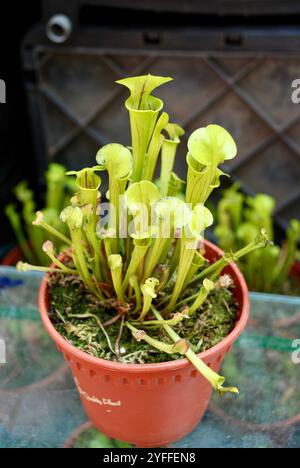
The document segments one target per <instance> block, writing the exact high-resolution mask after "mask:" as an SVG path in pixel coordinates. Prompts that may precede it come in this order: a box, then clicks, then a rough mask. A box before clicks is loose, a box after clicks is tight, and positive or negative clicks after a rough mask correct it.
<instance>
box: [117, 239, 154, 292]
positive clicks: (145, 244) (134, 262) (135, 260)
mask: <svg viewBox="0 0 300 468" xmlns="http://www.w3.org/2000/svg"><path fill="white" fill-rule="evenodd" d="M150 243H151V239H150V238H146V239H135V240H134V249H133V252H132V256H131V260H130V263H129V265H128V268H127V272H126V275H125V279H124V283H123V291H124V292H125V291H126V289H127V288H128V284H129V279H130V277H131V276H133V275H134V274H135V273H136V271H137V270H138V268H139V266H140V265H141V262H142V261H143V259H144V257H145V255H146V252H147V250H148V248H149V246H150Z"/></svg>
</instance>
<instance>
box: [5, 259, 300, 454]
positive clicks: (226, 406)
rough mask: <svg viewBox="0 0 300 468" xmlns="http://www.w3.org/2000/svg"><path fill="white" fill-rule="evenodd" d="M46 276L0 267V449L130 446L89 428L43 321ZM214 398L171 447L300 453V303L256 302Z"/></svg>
mask: <svg viewBox="0 0 300 468" xmlns="http://www.w3.org/2000/svg"><path fill="white" fill-rule="evenodd" d="M40 279H41V275H40V274H38V273H18V272H17V271H16V270H15V269H14V268H9V267H0V448H8V447H35V448H43V447H115V446H124V445H125V446H126V444H122V443H120V442H118V441H112V440H110V439H108V438H106V437H105V436H103V435H101V434H100V433H98V432H97V431H96V430H95V429H93V428H92V427H91V425H90V424H89V423H88V422H87V418H86V415H85V413H84V410H83V408H82V405H81V402H80V400H79V397H78V394H77V391H76V389H75V385H74V382H73V379H72V377H71V374H70V371H69V370H68V368H67V366H66V364H65V362H64V360H63V358H62V356H61V354H60V353H59V352H58V351H57V349H56V347H55V345H54V344H53V342H52V341H51V340H50V338H49V337H48V335H47V334H46V332H45V331H44V328H43V326H42V324H41V321H40V316H39V312H38V308H37V293H38V287H39V282H40ZM222 373H223V374H224V375H225V376H226V378H227V381H228V382H230V383H234V385H237V386H238V387H239V390H240V395H239V396H238V397H237V396H236V395H228V396H227V395H226V396H224V397H222V398H220V397H218V396H217V395H214V397H213V399H212V401H211V404H210V406H209V409H208V411H207V413H206V415H205V416H204V418H203V420H202V421H201V423H200V424H199V425H198V427H197V428H196V429H195V430H194V431H193V432H192V433H191V434H189V435H188V436H187V437H185V438H184V439H182V440H180V441H178V442H176V443H174V444H173V445H172V447H177V448H197V447H200V448H201V447H218V448H219V447H241V448H254V447H257V448H264V447H266V448H270V447H273V448H279V447H291V448H292V447H293V448H294V447H300V298H295V297H286V296H276V295H268V294H251V319H250V322H249V325H248V327H247V329H246V331H245V333H244V334H243V335H242V336H241V337H240V338H239V340H238V341H237V343H236V344H235V346H234V347H233V349H232V352H231V353H230V354H229V355H228V356H227V357H226V359H225V362H224V364H223V368H222Z"/></svg>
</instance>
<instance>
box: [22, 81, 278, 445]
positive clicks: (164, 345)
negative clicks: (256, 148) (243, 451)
mask: <svg viewBox="0 0 300 468" xmlns="http://www.w3.org/2000/svg"><path fill="white" fill-rule="evenodd" d="M169 80H170V78H162V77H157V76H151V75H147V76H140V77H133V78H127V79H124V80H121V81H119V83H120V84H122V85H125V86H126V87H127V88H129V90H130V97H129V98H128V99H127V101H126V108H127V110H128V111H129V115H130V124H131V134H132V145H131V147H130V148H127V147H124V146H122V145H120V144H116V143H112V144H109V145H106V146H104V147H103V148H101V149H100V150H99V151H98V153H97V155H96V161H97V165H96V166H94V167H92V168H85V169H82V170H81V171H79V172H72V173H69V174H70V175H75V177H76V183H77V186H78V192H77V194H76V195H75V196H74V197H73V198H72V200H71V203H70V206H68V207H67V208H65V209H64V210H63V211H62V213H61V216H60V218H61V220H62V221H63V222H64V223H65V224H66V225H67V226H68V229H69V235H70V237H69V240H68V244H69V248H68V249H67V250H66V252H65V254H64V255H60V256H57V255H56V253H55V250H54V246H53V243H52V242H46V243H45V244H44V246H43V249H44V252H45V253H46V254H47V255H48V256H49V258H50V259H51V260H52V262H53V263H52V266H51V267H50V268H45V267H35V266H32V265H28V264H24V263H19V265H18V268H19V269H21V270H28V269H38V270H40V271H46V272H47V274H46V276H45V278H44V280H43V282H42V284H41V288H40V295H39V302H40V310H41V316H42V320H43V322H44V325H45V326H46V329H47V331H48V333H49V334H50V336H51V337H52V338H53V339H54V340H55V342H56V343H57V345H58V348H59V349H60V350H61V351H62V352H63V353H64V356H65V358H66V360H67V361H68V362H69V365H70V367H71V369H72V372H73V375H74V378H75V382H76V385H77V388H78V391H79V393H80V396H81V399H82V402H83V404H84V406H85V409H86V412H87V415H88V416H89V418H90V419H91V421H92V422H93V424H94V425H95V426H96V427H97V428H98V429H99V430H100V431H101V432H103V433H104V434H106V435H107V436H109V437H114V438H118V439H121V440H125V441H127V442H130V443H134V444H136V445H138V446H145V447H153V446H161V445H165V444H168V443H170V442H172V441H174V440H177V439H179V438H181V437H183V436H184V435H185V434H186V433H188V432H189V431H191V430H192V429H193V428H194V427H195V425H196V424H197V423H198V422H199V420H200V419H201V417H202V415H203V414H204V412H205V410H206V407H207V404H208V402H209V398H210V395H211V391H212V389H215V390H216V391H217V392H218V393H219V394H220V395H222V394H223V393H225V392H231V393H238V389H237V388H236V387H224V381H225V379H224V377H222V376H220V375H219V374H218V370H219V368H220V365H221V362H222V360H223V358H224V355H225V354H226V352H228V351H229V349H230V347H231V345H232V344H233V342H234V341H235V340H236V338H237V337H238V336H239V334H240V333H241V332H242V330H243V328H244V327H245V325H246V322H247V318H248V315H249V300H248V290H247V286H246V284H245V282H244V279H243V277H242V275H241V274H240V272H239V270H238V268H237V267H236V266H235V265H234V264H233V263H232V262H233V261H235V260H237V259H239V258H242V257H243V256H244V255H246V254H248V253H251V252H253V251H255V250H256V249H259V248H263V247H265V246H266V245H267V244H268V243H269V241H268V238H267V236H266V234H265V232H264V231H262V232H261V233H259V234H258V235H257V236H256V237H255V238H254V239H253V240H252V241H251V242H250V243H249V244H248V245H247V246H246V247H243V248H242V249H241V250H239V251H237V252H235V253H232V252H229V253H226V254H224V253H223V252H222V251H220V250H219V249H218V248H216V247H215V246H213V245H212V244H210V243H209V242H206V241H204V240H203V238H204V232H205V229H206V228H207V227H208V226H210V225H211V224H212V223H213V217H212V214H211V213H210V211H209V210H208V209H207V208H206V207H205V206H204V205H205V203H206V201H207V199H208V197H209V195H210V194H211V192H212V190H213V189H215V188H216V187H218V186H219V184H220V182H219V179H220V177H221V176H222V175H223V172H222V171H221V170H220V169H219V165H220V164H222V163H223V162H224V161H225V160H227V159H231V158H233V157H235V156H236V152H237V150H236V145H235V143H234V140H233V139H232V137H231V136H230V135H229V133H228V132H227V131H226V130H225V129H224V128H222V127H220V126H218V125H208V126H207V127H206V128H201V129H198V130H195V131H194V132H193V133H192V135H191V136H190V138H189V140H188V153H187V164H188V174H187V183H186V193H185V194H186V197H185V201H183V200H182V197H181V196H179V195H178V192H179V191H180V190H181V187H182V181H181V180H180V179H179V177H178V176H177V175H176V174H175V173H174V172H172V171H173V164H174V159H175V154H176V149H177V147H178V144H179V143H180V137H181V136H182V134H183V129H181V127H179V126H178V125H175V124H173V123H170V122H169V116H168V115H167V114H166V113H165V112H162V113H161V110H162V107H163V102H162V101H161V100H160V99H158V98H156V97H154V96H153V95H152V94H151V93H152V91H153V90H154V89H155V88H157V87H158V86H160V85H162V84H164V83H166V82H168V81H169ZM160 158H161V159H162V164H161V174H160V181H159V182H160V183H159V186H160V188H161V190H163V193H161V191H160V189H159V188H158V186H157V185H156V184H155V183H154V182H153V179H154V174H155V170H156V166H157V163H158V160H159V159H160ZM100 171H107V172H108V176H109V190H108V193H107V199H108V200H109V205H107V204H106V203H104V202H103V201H102V200H101V195H100V192H99V189H100V186H101V178H100V176H99V172H100ZM166 187H167V189H166ZM177 195H178V197H177ZM35 224H40V219H39V216H38V217H37V219H36V221H35ZM199 353H200V354H199Z"/></svg>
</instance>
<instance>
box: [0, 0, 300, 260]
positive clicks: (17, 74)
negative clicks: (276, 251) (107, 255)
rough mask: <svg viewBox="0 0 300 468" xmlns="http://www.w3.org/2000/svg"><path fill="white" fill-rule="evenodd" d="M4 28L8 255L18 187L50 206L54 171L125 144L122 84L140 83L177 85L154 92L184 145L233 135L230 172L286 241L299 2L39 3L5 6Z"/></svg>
mask: <svg viewBox="0 0 300 468" xmlns="http://www.w3.org/2000/svg"><path fill="white" fill-rule="evenodd" d="M29 5H30V8H29ZM1 21H2V26H3V27H2V28H1V41H0V45H1V72H0V78H1V79H3V80H5V83H6V88H7V89H6V91H7V95H6V101H7V102H6V104H0V155H1V176H0V177H1V179H0V180H1V184H0V198H1V207H2V209H1V219H0V222H1V234H0V236H1V238H0V244H1V248H2V250H1V252H3V253H4V250H5V249H8V248H9V247H10V246H11V244H12V242H13V241H12V238H13V236H12V233H11V231H10V228H9V223H8V221H7V219H6V217H5V214H4V210H3V208H4V207H5V206H6V205H7V204H8V203H9V202H10V201H11V200H12V199H13V195H12V189H13V187H14V186H15V185H16V183H18V182H19V181H20V180H22V179H24V178H25V179H27V180H28V181H29V183H30V186H31V187H32V188H33V189H34V190H35V193H36V197H37V200H38V203H41V204H43V202H44V200H43V194H44V187H45V181H44V173H45V170H46V168H47V166H48V164H49V162H51V161H55V162H60V163H62V164H64V165H65V166H66V167H67V168H72V169H78V168H81V167H84V166H86V165H89V164H92V165H93V164H94V161H95V159H94V158H95V154H96V151H97V149H98V148H99V147H100V146H102V145H103V144H106V143H108V142H121V143H123V144H128V143H129V121H128V116H127V113H126V110H125V109H124V101H125V99H126V96H127V93H126V91H125V92H124V91H123V89H122V87H120V86H118V85H116V84H115V83H114V82H115V80H117V79H120V78H121V77H125V76H133V75H137V74H146V73H152V74H158V75H163V76H164V75H166V76H172V77H173V78H174V81H173V82H171V83H170V84H168V86H165V87H162V88H161V89H159V92H158V95H159V96H160V97H161V98H162V99H163V100H164V101H165V103H166V104H165V108H166V110H167V111H168V112H169V113H170V117H171V120H172V121H175V122H177V123H179V124H180V125H182V126H183V127H185V129H186V135H185V141H186V140H187V138H188V136H189V135H190V133H191V132H192V131H193V130H194V129H196V128H198V127H201V126H205V125H207V124H209V123H217V124H220V125H223V126H224V127H225V128H226V129H227V130H229V132H230V133H231V134H232V135H233V137H234V138H235V140H236V142H237V145H238V150H239V157H238V158H236V159H234V160H233V161H232V162H230V163H229V164H228V165H226V166H225V170H226V171H227V172H229V173H230V174H231V175H232V178H233V180H236V179H237V180H240V181H241V182H242V189H243V191H245V193H249V194H254V193H258V192H266V193H269V194H270V195H272V196H273V197H275V199H276V201H277V207H276V211H275V220H276V225H277V228H278V231H279V232H283V231H284V229H285V227H286V226H287V223H288V221H289V220H290V219H291V218H292V217H296V218H299V217H300V184H299V180H300V104H296V103H293V102H292V98H291V96H292V92H293V88H292V82H293V81H294V80H295V79H298V78H299V79H300V52H299V51H300V27H299V21H300V2H299V1H289V0H260V1H255V0H239V1H238V0H210V1H209V2H207V1H197V0H189V1H188V0H185V1H175V0H151V1H150V0H149V1H147V0H144V1H138V0H72V1H70V0H60V1H58V0H44V1H42V0H40V1H36V0H33V1H30V2H20V4H18V8H15V9H14V11H12V10H8V6H6V7H2V11H1ZM185 153H186V150H185V144H183V145H181V150H180V151H179V154H178V157H177V168H176V171H177V172H178V173H179V174H180V175H184V171H185Z"/></svg>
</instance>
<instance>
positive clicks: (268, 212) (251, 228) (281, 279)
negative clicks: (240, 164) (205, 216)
mask: <svg viewBox="0 0 300 468" xmlns="http://www.w3.org/2000/svg"><path fill="white" fill-rule="evenodd" d="M275 205H276V202H275V200H274V198H272V197H271V196H270V195H267V194H263V193H260V194H257V195H256V196H254V197H249V196H246V195H243V194H242V193H241V192H240V184H239V183H235V184H233V185H232V186H231V187H230V188H229V189H227V190H225V191H224V192H223V198H222V199H221V200H220V201H219V203H218V208H217V225H216V228H215V231H214V232H215V235H216V237H217V239H218V242H219V245H220V247H221V248H222V249H223V250H225V251H234V250H238V249H241V248H242V247H243V246H245V245H247V244H248V243H249V241H250V240H251V239H253V237H255V236H256V235H257V234H258V233H259V232H260V231H261V229H265V230H266V232H267V235H268V238H269V239H270V240H271V241H272V245H269V246H268V247H267V248H266V249H264V250H257V251H256V252H253V254H252V255H251V256H249V257H243V258H242V259H241V260H240V261H239V266H240V268H241V270H242V272H243V273H244V275H245V277H246V280H247V283H248V286H249V288H250V289H251V290H252V291H259V292H272V293H281V292H283V285H285V284H286V283H287V281H288V278H289V274H290V271H291V268H292V266H293V264H294V262H295V261H296V260H297V258H298V255H299V253H298V252H297V248H298V242H299V240H300V222H299V221H298V220H297V219H292V220H291V222H290V225H289V227H288V229H287V237H286V239H285V241H284V242H283V244H282V246H281V247H280V246H278V245H275V244H274V243H273V242H274V222H273V217H272V214H273V211H274V208H275Z"/></svg>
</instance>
